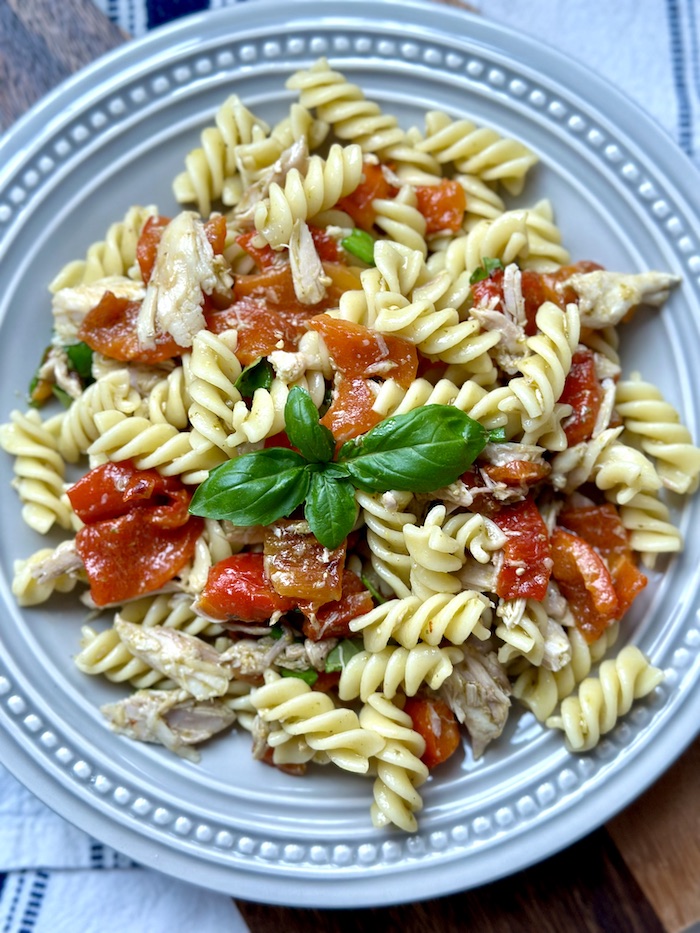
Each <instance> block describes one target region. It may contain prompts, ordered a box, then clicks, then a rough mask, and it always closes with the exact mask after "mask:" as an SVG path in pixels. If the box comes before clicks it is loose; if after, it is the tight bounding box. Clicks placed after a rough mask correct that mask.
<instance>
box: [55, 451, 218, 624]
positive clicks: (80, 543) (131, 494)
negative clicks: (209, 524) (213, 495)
mask: <svg viewBox="0 0 700 933" xmlns="http://www.w3.org/2000/svg"><path fill="white" fill-rule="evenodd" d="M67 494H68V498H69V499H70V501H71V505H72V506H73V508H74V510H75V512H76V514H77V515H78V517H79V518H80V519H81V520H82V521H83V522H85V525H84V527H83V528H81V529H80V531H78V533H77V534H76V538H75V544H76V550H77V551H78V554H79V555H80V558H81V560H82V562H83V565H84V566H85V571H86V573H87V576H88V580H89V581H90V595H91V596H92V598H93V600H94V602H95V604H96V605H98V606H105V605H108V604H113V603H120V602H123V601H124V600H126V599H133V598H134V597H135V596H141V595H143V594H144V593H150V592H152V591H154V590H157V589H160V587H162V586H163V585H164V584H165V583H167V582H168V581H169V580H171V579H172V578H173V577H174V576H175V575H176V574H177V573H178V572H179V571H180V570H181V569H182V568H183V567H184V566H185V564H186V563H187V561H189V560H191V558H192V557H193V555H194V547H195V543H196V541H197V538H198V537H199V535H200V534H201V533H202V528H203V522H202V520H201V519H199V518H195V517H194V516H191V515H190V514H189V512H188V507H189V502H190V493H189V491H188V490H187V489H186V488H185V487H184V486H183V484H182V483H181V482H180V480H179V479H178V478H177V477H163V476H161V475H160V474H159V473H158V472H157V471H156V470H137V469H136V468H135V467H134V465H133V463H131V462H130V461H125V462H124V463H107V464H104V465H102V466H99V467H96V468H95V469H94V470H91V471H90V472H89V473H87V474H86V475H85V476H84V477H82V479H80V480H78V482H77V483H76V484H75V485H74V486H72V487H71V488H70V489H69V490H68V493H67Z"/></svg>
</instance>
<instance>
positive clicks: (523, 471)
mask: <svg viewBox="0 0 700 933" xmlns="http://www.w3.org/2000/svg"><path fill="white" fill-rule="evenodd" d="M480 469H481V472H482V473H483V474H484V476H488V478H489V479H491V480H493V481H494V482H495V483H504V484H505V485H506V486H534V485H535V483H539V482H540V480H543V479H544V478H545V477H546V476H549V474H550V473H551V471H552V468H551V466H550V465H549V464H548V463H533V462H532V461H531V460H509V461H508V463H499V464H495V463H485V464H484V465H483V466H481V468H480Z"/></svg>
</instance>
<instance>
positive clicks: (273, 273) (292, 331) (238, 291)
mask: <svg viewBox="0 0 700 933" xmlns="http://www.w3.org/2000/svg"><path fill="white" fill-rule="evenodd" d="M323 268H324V271H325V272H326V274H327V275H328V276H329V277H330V278H331V284H330V285H329V286H328V287H327V288H326V295H325V298H324V299H323V300H322V301H320V302H319V303H318V304H315V305H306V304H303V303H302V302H300V301H299V299H298V298H297V297H296V295H295V293H294V283H293V280H292V272H291V268H290V266H289V263H281V264H279V265H273V266H269V267H268V268H266V269H264V270H263V271H262V272H259V273H256V274H255V275H238V276H236V281H235V283H234V287H233V297H234V302H233V304H232V305H231V307H229V308H226V309H224V310H222V311H212V312H210V313H206V314H205V317H206V319H207V327H208V329H209V330H210V331H212V332H213V333H215V334H220V333H221V332H222V331H225V330H228V329H229V328H232V327H235V328H236V330H237V331H238V345H237V347H236V356H237V357H238V359H239V361H240V362H241V363H242V364H243V365H244V366H248V365H249V364H250V363H254V362H255V361H256V360H258V359H260V357H261V356H268V355H269V354H270V353H272V351H273V350H290V351H291V350H296V348H297V344H298V343H299V338H300V337H301V335H302V334H304V333H305V332H306V330H307V327H306V322H307V321H308V320H309V318H312V317H313V316H314V315H317V314H320V313H321V312H323V311H325V310H326V308H331V307H333V306H334V305H335V306H337V303H338V301H339V300H340V296H341V295H342V293H343V292H344V291H347V290H348V289H355V288H359V285H360V280H359V278H358V276H357V275H356V274H355V272H353V271H352V270H351V269H349V268H348V267H347V266H344V265H342V264H339V263H330V262H328V263H325V264H324V267H323Z"/></svg>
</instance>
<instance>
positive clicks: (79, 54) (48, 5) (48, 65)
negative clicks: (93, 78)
mask: <svg viewBox="0 0 700 933" xmlns="http://www.w3.org/2000/svg"><path fill="white" fill-rule="evenodd" d="M126 38H127V36H126V35H125V34H124V33H122V32H121V31H120V30H119V29H117V27H116V26H114V25H113V24H112V23H111V22H110V21H109V20H108V19H107V18H106V17H105V16H103V14H102V13H101V12H100V11H99V10H98V9H97V7H96V6H95V4H94V3H93V2H92V0H70V2H64V0H57V2H53V3H52V2H46V0H0V128H2V129H6V128H7V127H8V126H9V125H10V124H11V123H13V122H14V121H15V120H16V119H17V117H19V116H21V114H23V113H24V112H25V111H26V110H27V109H28V108H29V107H30V106H31V105H32V104H33V103H35V101H37V100H39V98H40V97H42V96H43V95H44V94H46V92H47V91H50V90H51V89H52V88H54V87H55V86H56V85H57V84H59V83H60V82H61V81H63V80H64V78H67V77H68V76H69V75H71V74H73V72H75V71H77V70H78V69H79V68H82V67H83V66H84V65H87V64H88V63H89V62H91V61H94V60H95V59H96V58H98V57H99V56H100V55H102V54H103V53H104V52H107V51H109V50H110V49H113V48H115V47H116V46H118V45H120V44H121V43H122V42H124V41H125V40H126Z"/></svg>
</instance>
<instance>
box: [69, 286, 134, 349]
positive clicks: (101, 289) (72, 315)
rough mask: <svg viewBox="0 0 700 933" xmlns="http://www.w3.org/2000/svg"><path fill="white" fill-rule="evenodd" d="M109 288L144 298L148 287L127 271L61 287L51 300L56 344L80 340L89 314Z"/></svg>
mask: <svg viewBox="0 0 700 933" xmlns="http://www.w3.org/2000/svg"><path fill="white" fill-rule="evenodd" d="M107 292H111V293H112V294H113V295H114V296H115V297H117V298H128V299H129V301H141V300H142V298H143V296H144V295H145V294H146V289H145V286H144V284H143V282H135V281H134V280H133V279H128V278H127V277H126V276H124V275H110V276H106V277H105V278H103V279H98V280H97V281H96V282H90V283H89V284H87V285H74V286H71V287H68V288H60V289H59V290H58V291H57V292H56V294H55V295H54V296H53V299H52V301H51V307H52V311H53V329H54V343H55V345H56V346H62V345H63V344H67V343H75V342H76V340H77V339H78V331H79V330H80V325H81V324H82V323H83V319H84V317H85V315H86V314H87V313H88V311H92V309H93V308H96V307H97V305H98V304H99V303H100V302H101V301H102V299H103V298H104V296H105V294H106V293H107Z"/></svg>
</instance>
